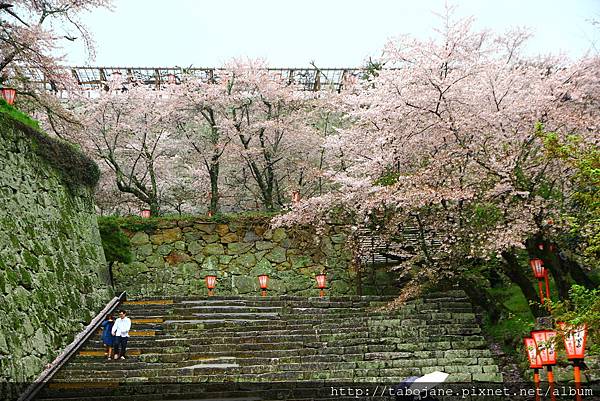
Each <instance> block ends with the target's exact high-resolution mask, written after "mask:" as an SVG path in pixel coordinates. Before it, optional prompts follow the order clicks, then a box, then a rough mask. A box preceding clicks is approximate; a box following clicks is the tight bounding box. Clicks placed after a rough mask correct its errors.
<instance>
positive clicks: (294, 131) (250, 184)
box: [177, 61, 320, 212]
mask: <svg viewBox="0 0 600 401" xmlns="http://www.w3.org/2000/svg"><path fill="white" fill-rule="evenodd" d="M266 67H267V66H266V65H265V64H264V63H263V62H260V61H246V62H240V61H233V62H231V63H229V64H227V65H225V67H224V68H223V70H221V71H220V73H219V76H218V77H215V78H214V79H213V80H209V81H202V80H199V79H184V83H183V84H182V85H180V86H179V87H178V89H177V92H178V93H179V97H178V100H177V102H178V107H177V108H178V109H179V110H180V111H181V113H180V114H179V122H178V124H177V127H178V131H179V133H180V134H182V135H183V137H184V138H185V139H186V140H187V141H188V143H189V144H190V145H191V146H192V148H193V149H194V150H195V152H196V153H197V155H198V156H199V157H200V160H201V163H202V164H203V165H204V166H205V167H206V171H207V172H208V175H209V177H210V181H211V189H210V210H211V211H213V212H217V211H218V201H219V192H220V190H219V172H220V169H221V160H222V158H223V157H226V158H227V159H228V160H229V161H230V163H233V164H235V165H237V166H239V167H238V168H237V171H236V172H235V173H234V176H235V177H236V179H235V181H236V184H237V185H241V186H243V187H245V188H246V189H247V190H248V191H250V192H254V193H255V196H256V198H257V199H260V202H261V204H262V205H263V207H264V209H266V210H269V211H271V210H275V209H277V208H280V207H281V206H282V205H283V204H285V203H286V201H287V198H286V197H285V195H284V193H285V192H290V193H291V191H290V190H289V189H290V188H289V187H291V186H292V185H293V184H292V182H293V181H295V182H296V185H302V184H303V180H304V177H305V176H308V175H309V174H310V171H311V166H313V165H314V163H313V164H311V163H310V162H309V160H310V161H314V157H313V156H314V155H317V154H318V152H319V149H320V134H319V131H318V129H317V127H316V125H315V120H314V117H313V113H314V110H315V104H314V101H315V95H314V94H313V93H310V92H304V91H301V90H300V88H299V87H297V86H296V85H294V84H293V83H289V82H287V81H285V80H283V79H281V78H280V77H277V76H275V75H273V73H271V72H270V71H268V70H267V68H266ZM229 171H230V172H232V173H233V172H234V171H233V170H231V169H230V170H229Z"/></svg>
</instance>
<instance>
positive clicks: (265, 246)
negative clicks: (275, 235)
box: [255, 241, 275, 251]
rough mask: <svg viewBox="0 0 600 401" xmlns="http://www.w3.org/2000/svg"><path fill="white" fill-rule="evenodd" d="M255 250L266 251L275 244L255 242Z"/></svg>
mask: <svg viewBox="0 0 600 401" xmlns="http://www.w3.org/2000/svg"><path fill="white" fill-rule="evenodd" d="M255 246H256V249H257V250H259V251H264V250H267V249H273V248H274V247H275V244H274V243H273V242H271V241H257V242H256V243H255Z"/></svg>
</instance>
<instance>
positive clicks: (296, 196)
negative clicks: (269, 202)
mask: <svg viewBox="0 0 600 401" xmlns="http://www.w3.org/2000/svg"><path fill="white" fill-rule="evenodd" d="M298 202H300V191H294V192H292V203H298Z"/></svg>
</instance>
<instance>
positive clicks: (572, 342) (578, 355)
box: [558, 322, 587, 360]
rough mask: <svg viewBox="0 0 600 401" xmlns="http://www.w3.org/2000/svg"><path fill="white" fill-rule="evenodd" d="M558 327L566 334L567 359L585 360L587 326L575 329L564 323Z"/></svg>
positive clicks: (560, 323)
mask: <svg viewBox="0 0 600 401" xmlns="http://www.w3.org/2000/svg"><path fill="white" fill-rule="evenodd" d="M558 327H559V328H560V330H561V331H563V332H564V340H565V351H566V352H567V359H569V360H572V359H583V358H585V343H586V341H587V325H586V324H583V325H581V326H577V327H573V326H568V325H567V324H566V323H564V322H559V323H558Z"/></svg>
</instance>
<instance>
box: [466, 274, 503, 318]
mask: <svg viewBox="0 0 600 401" xmlns="http://www.w3.org/2000/svg"><path fill="white" fill-rule="evenodd" d="M459 284H460V287H461V288H463V289H464V290H465V292H466V293H467V296H468V297H469V299H470V300H471V301H472V303H473V304H474V305H477V306H479V307H481V308H482V309H483V310H485V311H486V312H487V313H488V315H489V317H490V320H491V322H492V323H497V322H498V319H500V316H502V309H501V308H500V307H498V305H497V303H496V301H495V300H493V299H492V298H491V297H490V296H489V294H488V293H487V291H486V290H484V289H483V287H482V286H481V285H480V283H477V282H475V281H474V280H472V279H468V278H465V277H461V278H459Z"/></svg>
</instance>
